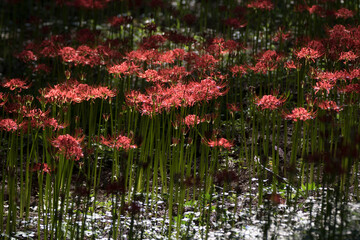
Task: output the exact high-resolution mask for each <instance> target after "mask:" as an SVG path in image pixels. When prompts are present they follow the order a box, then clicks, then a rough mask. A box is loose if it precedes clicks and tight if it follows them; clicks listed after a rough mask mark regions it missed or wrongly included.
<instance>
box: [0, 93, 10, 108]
mask: <svg viewBox="0 0 360 240" xmlns="http://www.w3.org/2000/svg"><path fill="white" fill-rule="evenodd" d="M8 97H9V94H7V93H3V92H0V107H2V106H4V105H5V104H6V102H7V100H8Z"/></svg>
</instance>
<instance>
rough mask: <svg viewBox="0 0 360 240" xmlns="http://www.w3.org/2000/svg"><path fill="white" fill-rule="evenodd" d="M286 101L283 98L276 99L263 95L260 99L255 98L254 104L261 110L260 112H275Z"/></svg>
mask: <svg viewBox="0 0 360 240" xmlns="http://www.w3.org/2000/svg"><path fill="white" fill-rule="evenodd" d="M285 101H286V98H285V97H280V98H277V97H276V96H273V95H264V96H263V97H262V98H261V99H260V98H258V97H255V104H256V105H257V106H258V107H260V108H261V110H264V109H270V110H275V109H278V108H279V107H281V105H283V103H284V102H285Z"/></svg>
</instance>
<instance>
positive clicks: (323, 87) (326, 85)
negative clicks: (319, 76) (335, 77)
mask: <svg viewBox="0 0 360 240" xmlns="http://www.w3.org/2000/svg"><path fill="white" fill-rule="evenodd" d="M335 83H336V82H335V81H327V80H321V81H318V82H316V84H315V86H314V90H315V94H316V93H317V92H319V91H326V92H327V93H328V94H329V93H330V90H331V89H332V88H333V87H334V86H335Z"/></svg>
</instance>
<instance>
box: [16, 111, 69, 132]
mask: <svg viewBox="0 0 360 240" xmlns="http://www.w3.org/2000/svg"><path fill="white" fill-rule="evenodd" d="M21 112H22V115H23V117H24V118H29V119H30V120H29V122H27V121H26V120H24V121H23V122H22V124H21V125H22V128H23V129H24V130H25V131H27V130H28V124H30V125H31V127H32V128H45V127H52V128H54V130H56V129H63V128H64V127H65V126H64V125H61V124H59V123H58V121H57V120H56V119H55V118H52V117H49V116H48V115H49V111H46V112H43V111H41V110H40V109H28V108H26V107H25V106H23V108H22V109H21Z"/></svg>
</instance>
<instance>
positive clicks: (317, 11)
mask: <svg viewBox="0 0 360 240" xmlns="http://www.w3.org/2000/svg"><path fill="white" fill-rule="evenodd" d="M306 10H307V11H308V12H309V13H310V15H311V14H316V15H318V16H320V17H324V13H323V8H322V7H321V6H319V5H312V6H311V7H309V6H306Z"/></svg>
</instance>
